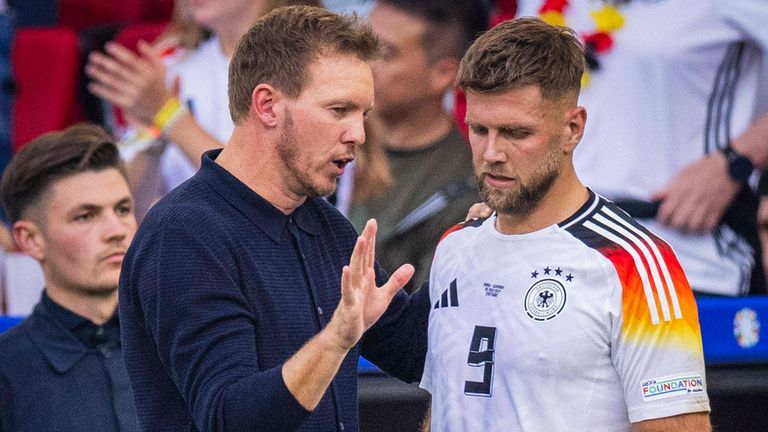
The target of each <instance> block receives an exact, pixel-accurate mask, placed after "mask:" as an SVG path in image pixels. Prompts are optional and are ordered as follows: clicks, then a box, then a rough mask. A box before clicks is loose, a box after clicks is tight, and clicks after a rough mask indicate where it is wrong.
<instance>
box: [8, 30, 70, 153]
mask: <svg viewBox="0 0 768 432" xmlns="http://www.w3.org/2000/svg"><path fill="white" fill-rule="evenodd" d="M11 56H12V63H13V73H14V77H15V79H16V85H17V94H16V102H15V106H14V108H15V109H14V121H13V149H14V152H15V151H17V150H18V149H19V148H20V147H21V146H23V145H24V144H26V143H27V142H29V141H30V140H31V139H33V138H36V137H37V136H39V135H41V134H43V133H45V132H49V131H53V130H58V129H62V128H64V127H67V126H69V125H71V124H72V123H74V121H75V120H76V115H77V113H78V111H77V81H78V75H79V73H80V58H79V44H78V39H77V35H76V34H75V32H74V31H73V30H71V29H66V28H60V27H55V28H28V29H21V30H19V31H18V32H17V33H16V38H15V40H14V44H13V51H12V53H11Z"/></svg>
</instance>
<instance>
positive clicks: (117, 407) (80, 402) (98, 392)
mask: <svg viewBox="0 0 768 432" xmlns="http://www.w3.org/2000/svg"><path fill="white" fill-rule="evenodd" d="M99 328H101V329H103V330H104V332H103V335H102V336H98V335H97V333H98V329H99ZM117 332H118V329H117V321H116V320H114V321H111V323H110V324H106V325H104V326H97V325H96V324H94V323H92V322H91V321H89V320H88V319H86V318H83V317H81V316H79V315H77V314H75V313H73V312H71V311H69V310H67V309H65V308H63V307H61V306H60V305H58V304H56V303H55V302H53V301H52V300H51V299H50V298H48V296H47V295H46V294H45V293H43V297H42V300H41V301H40V303H38V305H37V306H35V309H34V311H33V312H32V314H31V315H30V316H29V317H28V318H27V319H25V320H24V321H22V322H21V323H20V324H19V325H17V326H15V327H14V328H12V329H10V330H8V331H6V332H4V333H3V334H0V431H2V432H10V431H13V432H39V431H51V432H56V431H61V432H68V431H104V432H109V431H115V432H117V431H123V432H134V431H137V430H138V420H137V418H136V411H135V409H134V404H133V396H132V394H131V387H130V384H129V382H128V374H127V372H126V370H125V363H124V362H123V356H122V352H121V348H120V344H119V340H118V338H117V337H118V336H117ZM90 335H93V338H91V337H90ZM81 338H82V339H83V340H85V342H84V341H83V340H81ZM100 338H103V340H101V339H100ZM91 342H92V343H91Z"/></svg>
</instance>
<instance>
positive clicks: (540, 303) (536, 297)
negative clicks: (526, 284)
mask: <svg viewBox="0 0 768 432" xmlns="http://www.w3.org/2000/svg"><path fill="white" fill-rule="evenodd" d="M565 300H566V292H565V287H564V286H563V284H562V283H560V281H557V280H555V279H542V280H540V281H538V282H536V283H535V284H533V286H531V287H530V288H528V292H527V293H526V294H525V313H527V314H528V317H530V318H531V319H532V320H534V321H548V320H551V319H552V318H554V317H556V316H557V315H558V314H559V313H560V312H561V311H562V310H563V307H565Z"/></svg>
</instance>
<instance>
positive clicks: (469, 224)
mask: <svg viewBox="0 0 768 432" xmlns="http://www.w3.org/2000/svg"><path fill="white" fill-rule="evenodd" d="M488 219H489V218H473V219H469V220H466V221H464V222H461V223H457V224H456V225H454V226H452V227H450V228H448V230H446V231H445V232H444V233H443V235H442V236H440V241H439V242H438V244H440V243H443V242H444V241H445V240H446V239H448V238H449V237H451V239H452V240H453V239H458V238H459V237H463V236H465V235H468V234H469V235H471V234H474V233H475V231H474V230H473V229H472V228H480V227H481V226H482V225H483V224H484V223H485V222H486V221H487V220H488ZM467 228H470V229H467ZM459 233H460V234H459Z"/></svg>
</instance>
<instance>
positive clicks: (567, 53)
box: [458, 18, 584, 100]
mask: <svg viewBox="0 0 768 432" xmlns="http://www.w3.org/2000/svg"><path fill="white" fill-rule="evenodd" d="M583 73H584V52H583V50H582V47H581V43H579V40H578V38H577V37H576V35H575V33H574V32H573V30H571V29H569V28H567V27H558V26H552V25H549V24H547V23H545V22H544V21H542V20H540V19H538V18H518V19H515V20H512V21H507V22H504V23H501V24H499V25H498V26H496V27H494V28H493V29H491V30H489V31H488V32H486V33H485V34H483V35H482V36H480V37H479V38H478V39H477V40H476V41H475V43H474V44H472V46H471V47H470V48H469V50H467V54H466V55H465V56H464V58H463V59H462V60H461V65H460V66H459V75H458V86H459V87H460V88H462V89H463V90H472V91H476V92H495V91H503V90H508V89H513V88H520V87H525V86H528V85H537V86H539V88H540V89H541V95H542V97H544V98H546V99H550V100H555V99H559V98H560V97H562V96H563V95H565V94H566V93H568V92H572V91H575V92H577V93H578V91H579V88H580V87H581V76H582V74H583Z"/></svg>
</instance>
